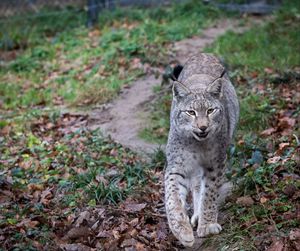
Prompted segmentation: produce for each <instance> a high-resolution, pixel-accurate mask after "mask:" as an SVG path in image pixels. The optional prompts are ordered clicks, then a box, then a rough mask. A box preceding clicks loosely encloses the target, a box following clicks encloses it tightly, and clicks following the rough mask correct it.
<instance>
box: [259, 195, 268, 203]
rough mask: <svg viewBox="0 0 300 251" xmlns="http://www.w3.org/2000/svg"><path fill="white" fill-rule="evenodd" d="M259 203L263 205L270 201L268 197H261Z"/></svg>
mask: <svg viewBox="0 0 300 251" xmlns="http://www.w3.org/2000/svg"><path fill="white" fill-rule="evenodd" d="M259 201H260V203H261V204H264V203H266V202H267V201H268V199H267V198H266V197H261V198H260V200H259Z"/></svg>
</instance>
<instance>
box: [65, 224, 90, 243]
mask: <svg viewBox="0 0 300 251" xmlns="http://www.w3.org/2000/svg"><path fill="white" fill-rule="evenodd" d="M89 235H90V229H89V228H88V227H74V228H72V229H70V231H69V232H68V233H67V234H66V235H65V236H64V237H63V239H64V240H67V239H70V240H72V239H79V238H81V237H88V236H89Z"/></svg>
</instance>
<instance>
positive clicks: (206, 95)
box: [165, 53, 239, 246]
mask: <svg viewBox="0 0 300 251" xmlns="http://www.w3.org/2000/svg"><path fill="white" fill-rule="evenodd" d="M178 69H180V72H177V73H176V77H177V79H176V80H174V82H173V101H172V107H171V116H170V131H169V137H168V144H167V149H166V154H167V167H166V170H165V207H166V213H167V218H168V222H169V226H170V229H171V231H172V232H173V234H174V235H175V236H176V238H177V239H178V240H179V241H180V242H181V243H182V244H183V245H185V246H192V245H193V243H194V235H193V227H194V226H196V225H197V235H198V236H199V237H204V236H206V235H209V234H218V233H219V232H220V231H221V230H222V228H221V226H220V225H219V224H218V222H217V217H218V199H219V189H220V187H221V186H222V184H223V183H224V175H225V166H226V165H225V164H226V163H225V162H226V149H227V147H228V146H229V144H230V142H231V140H232V137H233V133H234V130H235V127H236V124H237V121H238V116H239V105H238V99H237V96H236V92H235V90H234V87H233V85H232V84H231V82H230V80H229V77H228V75H227V73H226V71H225V68H224V67H223V65H222V64H221V63H220V61H219V60H218V59H217V58H216V57H215V56H213V55H211V54H204V53H201V54H197V55H195V56H192V57H191V58H190V59H189V60H188V61H187V62H186V64H185V65H184V66H183V67H179V68H177V71H178ZM188 193H191V195H192V198H193V215H192V216H191V218H190V217H189V216H188V213H187V211H186V197H187V195H188Z"/></svg>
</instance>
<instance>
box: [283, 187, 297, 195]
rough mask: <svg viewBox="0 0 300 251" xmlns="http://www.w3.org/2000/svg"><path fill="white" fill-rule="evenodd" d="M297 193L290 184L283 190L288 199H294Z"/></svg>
mask: <svg viewBox="0 0 300 251" xmlns="http://www.w3.org/2000/svg"><path fill="white" fill-rule="evenodd" d="M296 191H297V188H296V187H295V186H294V185H292V184H288V185H287V186H285V188H284V189H283V193H284V194H285V195H286V196H288V197H293V195H294V194H295V192H296Z"/></svg>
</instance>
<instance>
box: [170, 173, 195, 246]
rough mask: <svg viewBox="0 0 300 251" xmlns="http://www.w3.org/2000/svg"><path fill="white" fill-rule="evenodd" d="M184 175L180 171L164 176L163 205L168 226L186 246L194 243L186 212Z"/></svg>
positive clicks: (186, 191)
mask: <svg viewBox="0 0 300 251" xmlns="http://www.w3.org/2000/svg"><path fill="white" fill-rule="evenodd" d="M187 193H188V190H187V187H186V185H185V177H184V175H182V174H180V173H175V172H173V173H172V172H170V173H168V174H166V177H165V205H166V213H167V217H168V222H169V227H170V229H171V231H172V233H173V234H174V236H175V237H176V238H177V239H178V240H179V241H180V242H181V243H182V244H183V245H184V246H186V247H192V246H193V244H194V234H193V228H192V226H191V224H190V219H189V217H188V215H187V212H186V207H185V205H186V195H187Z"/></svg>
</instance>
